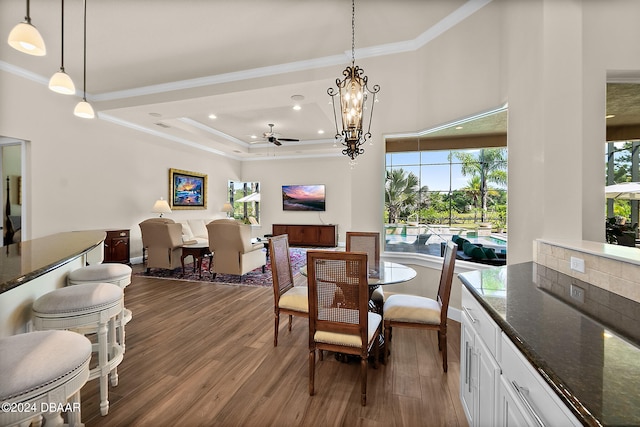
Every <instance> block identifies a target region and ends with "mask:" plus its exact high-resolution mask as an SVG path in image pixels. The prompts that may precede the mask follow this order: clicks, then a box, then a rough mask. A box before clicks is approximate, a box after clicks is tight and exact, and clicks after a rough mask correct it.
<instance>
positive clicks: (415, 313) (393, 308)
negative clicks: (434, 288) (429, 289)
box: [383, 294, 440, 325]
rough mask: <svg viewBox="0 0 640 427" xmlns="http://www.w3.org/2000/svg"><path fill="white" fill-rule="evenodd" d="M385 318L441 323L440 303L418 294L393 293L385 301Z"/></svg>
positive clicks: (431, 323)
mask: <svg viewBox="0 0 640 427" xmlns="http://www.w3.org/2000/svg"><path fill="white" fill-rule="evenodd" d="M383 315H384V320H391V321H394V322H410V323H425V324H428V325H438V324H440V304H439V303H438V302H437V301H435V300H433V299H431V298H425V297H420V296H416V295H402V294H396V295H391V296H389V297H388V298H387V300H386V301H385V303H384V309H383Z"/></svg>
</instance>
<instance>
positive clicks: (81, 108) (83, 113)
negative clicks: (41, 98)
mask: <svg viewBox="0 0 640 427" xmlns="http://www.w3.org/2000/svg"><path fill="white" fill-rule="evenodd" d="M83 3H84V64H83V67H84V68H83V78H82V101H80V102H78V104H77V105H76V108H75V109H74V110H73V114H75V115H76V116H78V117H82V118H83V119H93V118H94V117H95V116H96V113H94V112H93V107H91V104H89V103H88V102H87V0H83Z"/></svg>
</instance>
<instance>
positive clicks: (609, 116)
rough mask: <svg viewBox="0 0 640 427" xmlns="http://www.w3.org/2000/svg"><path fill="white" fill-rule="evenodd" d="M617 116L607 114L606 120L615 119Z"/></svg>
mask: <svg viewBox="0 0 640 427" xmlns="http://www.w3.org/2000/svg"><path fill="white" fill-rule="evenodd" d="M615 116H616V115H615V114H607V115H606V116H605V119H613V118H614V117H615Z"/></svg>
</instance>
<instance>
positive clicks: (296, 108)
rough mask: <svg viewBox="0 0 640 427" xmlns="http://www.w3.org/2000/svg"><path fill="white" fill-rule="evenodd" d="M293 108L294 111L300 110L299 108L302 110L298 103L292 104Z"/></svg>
mask: <svg viewBox="0 0 640 427" xmlns="http://www.w3.org/2000/svg"><path fill="white" fill-rule="evenodd" d="M293 109H294V110H296V111H300V110H302V107H301V106H300V105H298V104H296V105H294V106H293Z"/></svg>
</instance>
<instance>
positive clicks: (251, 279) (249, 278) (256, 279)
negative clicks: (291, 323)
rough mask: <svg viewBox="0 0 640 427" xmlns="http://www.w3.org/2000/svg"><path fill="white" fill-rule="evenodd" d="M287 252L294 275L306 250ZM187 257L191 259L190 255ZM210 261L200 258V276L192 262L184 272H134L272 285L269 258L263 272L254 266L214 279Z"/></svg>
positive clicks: (160, 276)
mask: <svg viewBox="0 0 640 427" xmlns="http://www.w3.org/2000/svg"><path fill="white" fill-rule="evenodd" d="M289 254H290V257H291V267H292V269H293V274H294V276H295V275H296V274H297V273H298V272H299V271H300V267H302V266H304V265H305V264H306V263H307V250H306V249H305V248H289ZM187 259H191V257H189V258H187ZM210 262H211V258H209V257H207V258H205V259H203V260H202V277H199V276H198V272H197V271H194V269H193V263H189V264H185V266H184V267H185V271H184V273H183V272H182V267H178V268H176V269H174V270H169V269H163V268H152V269H151V271H149V273H148V274H147V273H146V270H145V271H142V272H140V273H136V276H142V277H156V278H159V279H171V280H187V281H195V282H210V283H228V284H237V285H247V286H272V285H273V281H272V280H271V262H270V261H269V260H267V266H266V268H265V272H264V273H263V272H262V268H256V269H255V270H252V271H250V272H248V273H247V274H245V275H243V276H242V278H241V277H240V276H236V275H233V274H216V277H215V279H212V274H211V273H210V272H209V265H210V264H209V263H210Z"/></svg>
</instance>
